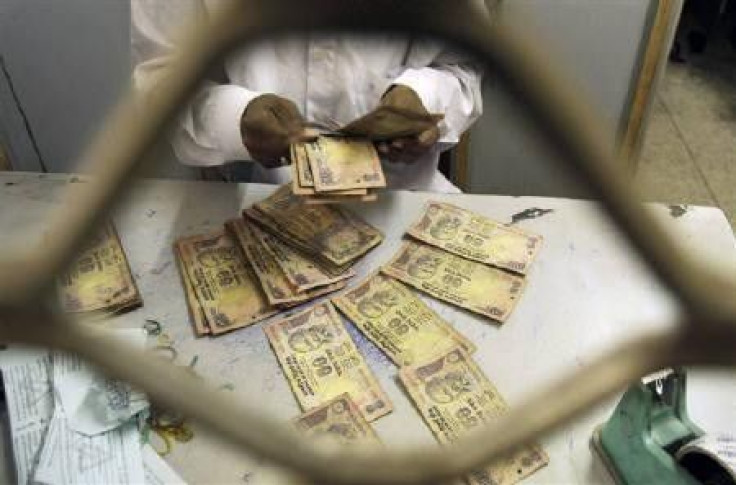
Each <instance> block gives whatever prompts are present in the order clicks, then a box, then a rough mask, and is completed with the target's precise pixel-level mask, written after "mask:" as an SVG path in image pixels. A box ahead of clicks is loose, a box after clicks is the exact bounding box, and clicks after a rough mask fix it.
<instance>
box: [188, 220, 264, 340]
mask: <svg viewBox="0 0 736 485" xmlns="http://www.w3.org/2000/svg"><path fill="white" fill-rule="evenodd" d="M176 245H177V249H178V250H179V254H181V258H182V261H183V262H184V267H185V268H186V271H187V275H188V276H189V281H190V282H191V283H192V286H193V287H194V292H195V294H196V295H197V299H198V300H199V304H200V306H201V308H202V311H203V312H204V315H205V318H206V319H207V325H208V326H209V328H210V330H211V331H212V333H213V334H214V335H217V334H221V333H224V332H229V331H231V330H234V329H236V328H241V327H246V326H248V325H251V324H253V323H255V322H258V321H261V320H263V319H265V318H268V317H270V316H271V315H273V314H275V313H276V309H275V308H274V307H272V306H271V305H269V304H268V300H267V299H266V295H264V294H263V290H261V287H260V285H259V284H258V281H257V279H256V276H255V274H253V271H252V270H251V269H250V267H249V265H248V263H247V262H246V261H245V257H244V256H243V254H242V252H241V250H240V248H239V247H238V245H237V242H236V241H235V240H234V239H233V238H232V236H230V235H229V234H227V233H226V232H225V231H220V232H216V233H213V234H206V235H198V236H191V237H187V238H184V239H180V240H179V241H177V243H176Z"/></svg>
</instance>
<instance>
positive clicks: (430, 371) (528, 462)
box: [399, 348, 549, 485]
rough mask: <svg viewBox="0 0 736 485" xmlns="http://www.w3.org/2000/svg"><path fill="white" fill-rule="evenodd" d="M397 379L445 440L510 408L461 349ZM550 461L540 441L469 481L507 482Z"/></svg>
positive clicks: (479, 484)
mask: <svg viewBox="0 0 736 485" xmlns="http://www.w3.org/2000/svg"><path fill="white" fill-rule="evenodd" d="M399 378H400V379H401V381H402V383H403V384H404V387H405V388H406V390H407V392H408V393H409V395H410V396H411V399H412V400H413V401H414V404H415V405H416V407H417V409H418V410H419V412H420V413H421V415H422V417H423V418H424V420H425V422H426V423H427V426H429V428H430V429H431V430H432V432H433V433H434V435H435V437H436V438H437V440H438V441H439V442H440V443H442V444H443V445H446V444H449V443H452V442H454V441H456V440H457V439H458V438H460V437H462V436H463V435H465V434H466V433H468V432H471V431H473V430H475V429H477V428H479V427H480V426H482V425H484V424H487V423H489V422H491V421H493V420H494V419H497V418H498V417H499V416H500V415H502V414H504V413H505V412H506V410H507V408H508V406H507V405H506V402H505V401H504V399H503V397H502V396H501V395H500V394H499V392H498V390H496V388H495V387H494V386H493V384H492V383H491V382H490V381H489V380H488V378H487V377H486V376H485V374H483V372H482V371H481V370H480V368H479V367H478V365H477V364H476V363H475V362H474V361H473V360H472V358H471V357H470V356H469V355H468V354H467V353H466V352H465V351H463V350H462V349H460V348H456V349H453V350H451V351H450V352H448V353H446V354H444V355H441V356H438V357H435V358H433V359H431V360H429V361H427V362H424V363H421V364H417V365H414V366H408V367H404V368H402V369H400V371H399ZM548 462H549V458H548V457H547V454H546V453H545V452H544V450H542V448H541V447H540V446H539V445H536V444H535V445H531V446H528V447H525V448H523V449H519V450H516V451H515V452H512V453H511V454H509V455H507V456H505V457H503V458H501V459H498V460H496V461H494V462H493V463H491V464H490V465H489V466H487V467H485V468H483V469H480V470H476V471H474V472H472V473H471V474H469V475H468V476H467V477H466V481H467V482H468V483H469V484H470V485H487V484H499V485H509V484H512V483H516V482H518V481H519V480H522V479H523V478H525V477H527V476H529V475H531V474H532V473H534V472H535V471H537V470H539V469H540V468H542V467H543V466H545V465H546V464H547V463H548Z"/></svg>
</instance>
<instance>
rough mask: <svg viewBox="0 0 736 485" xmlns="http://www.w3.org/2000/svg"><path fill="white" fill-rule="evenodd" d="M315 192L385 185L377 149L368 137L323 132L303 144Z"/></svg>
mask: <svg viewBox="0 0 736 485" xmlns="http://www.w3.org/2000/svg"><path fill="white" fill-rule="evenodd" d="M306 152H307V156H308V160H309V167H310V168H311V169H312V176H313V180H314V187H315V189H316V190H317V191H318V192H331V191H335V190H346V189H361V188H362V189H367V188H378V187H385V186H386V177H385V176H384V174H383V169H382V168H381V160H380V159H379V158H378V152H376V148H375V147H374V146H373V143H372V142H371V141H369V140H362V139H358V138H336V137H331V136H324V137H320V138H318V139H317V140H316V141H314V142H309V143H307V144H306Z"/></svg>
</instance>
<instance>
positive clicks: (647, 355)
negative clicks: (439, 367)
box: [0, 0, 736, 484]
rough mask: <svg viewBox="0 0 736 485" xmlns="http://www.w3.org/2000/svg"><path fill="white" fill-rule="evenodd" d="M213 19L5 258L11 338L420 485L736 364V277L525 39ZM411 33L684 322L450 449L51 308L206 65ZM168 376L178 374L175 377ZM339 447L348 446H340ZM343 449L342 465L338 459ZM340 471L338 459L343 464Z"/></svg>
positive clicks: (451, 4) (284, 3)
mask: <svg viewBox="0 0 736 485" xmlns="http://www.w3.org/2000/svg"><path fill="white" fill-rule="evenodd" d="M212 20H213V21H212V23H211V25H210V26H209V27H201V28H199V29H197V30H196V31H192V32H191V33H190V35H189V36H188V37H187V39H186V40H185V41H184V43H183V44H182V52H183V53H184V54H183V55H182V56H181V58H179V59H178V61H177V62H176V64H175V66H173V68H172V70H171V71H170V72H169V76H168V77H167V78H166V80H165V81H164V82H162V84H161V85H159V86H157V87H156V89H157V95H156V96H155V97H151V101H150V102H149V103H148V104H147V106H146V111H145V113H141V112H140V111H139V109H138V108H136V106H135V105H134V103H133V99H132V95H131V96H130V99H129V100H128V101H126V102H125V103H123V104H121V105H120V106H119V107H118V108H117V109H116V110H115V111H114V113H113V114H112V115H111V117H110V118H109V120H108V121H107V123H106V124H105V126H104V129H103V131H102V132H101V133H100V134H99V136H98V137H97V138H96V139H95V141H94V142H93V143H92V144H91V146H89V148H88V149H87V151H86V153H85V155H84V157H83V161H82V164H83V166H82V170H84V171H88V172H91V173H93V174H94V182H91V183H88V184H72V185H70V186H69V188H68V189H67V193H66V194H65V202H64V203H63V204H62V205H61V206H60V208H59V210H58V214H54V215H53V217H52V218H51V220H50V223H49V227H50V228H51V230H50V237H48V238H47V240H48V241H53V242H54V245H53V246H47V247H42V248H37V249H34V250H31V251H28V252H26V253H24V254H12V255H10V254H5V255H4V256H5V258H4V260H3V262H2V263H1V264H0V338H1V339H2V340H3V341H4V342H19V343H27V344H33V345H39V346H46V347H53V348H60V349H63V350H66V351H69V352H75V353H77V354H80V355H81V356H82V357H84V358H86V359H88V360H89V361H91V362H93V363H95V364H97V365H98V366H100V367H101V368H103V369H104V370H105V371H107V372H108V373H110V374H111V375H113V376H115V377H118V378H120V379H123V380H126V381H128V382H130V383H132V384H134V385H136V386H138V387H140V388H142V389H143V390H145V391H146V392H147V393H148V394H149V396H150V398H151V399H152V400H153V401H154V402H156V403H158V404H160V405H162V406H167V407H170V408H175V409H178V410H179V411H181V412H183V413H185V414H186V415H188V416H190V417H191V418H192V419H197V420H199V421H200V422H201V423H203V424H205V425H207V426H209V427H210V428H211V429H212V430H214V431H215V432H217V433H219V434H220V435H222V436H223V437H225V438H227V439H229V440H230V441H232V442H234V443H236V444H239V445H241V446H242V447H243V449H245V450H247V451H249V452H250V453H252V454H255V455H259V456H261V457H263V458H266V459H268V460H272V461H274V462H276V463H278V464H281V465H283V466H285V467H287V468H291V469H293V470H294V471H296V472H298V473H302V474H304V475H307V476H309V477H311V478H312V479H314V480H315V481H317V482H318V483H371V484H379V483H424V482H429V481H436V480H440V479H445V478H449V477H453V476H459V475H463V474H466V473H467V472H468V471H470V470H472V469H475V468H478V467H479V466H480V465H483V464H485V463H487V462H489V461H490V460H491V459H492V458H494V457H497V456H499V455H501V454H503V453H504V452H507V451H509V450H511V449H513V448H516V447H518V446H519V445H521V444H523V443H526V442H529V441H531V440H533V439H535V438H537V437H538V436H540V435H542V434H544V433H546V432H549V431H550V430H552V429H554V428H556V427H559V426H561V425H563V424H565V423H566V422H568V421H569V420H571V419H573V418H574V417H575V416H577V415H579V414H581V413H582V412H584V411H585V410H587V409H590V408H591V407H592V406H594V405H596V404H597V403H599V402H601V401H602V400H604V399H606V398H608V397H610V396H612V395H613V394H614V393H616V392H618V391H619V390H620V389H621V388H623V387H624V386H626V385H627V384H628V383H630V382H631V381H633V380H634V379H636V378H639V377H641V376H642V375H644V374H647V373H649V372H651V371H654V370H656V369H659V368H662V367H666V366H677V365H713V364H716V365H733V364H736V352H734V350H733V349H734V345H735V344H736V298H734V296H735V295H736V279H735V278H734V277H733V275H728V276H724V275H717V274H715V273H712V272H710V271H709V270H707V269H706V268H705V267H704V266H703V265H700V264H698V262H697V261H693V260H691V259H689V258H688V257H687V256H686V255H685V254H684V253H682V252H681V251H680V250H679V249H678V248H677V245H676V243H675V242H674V241H672V240H670V239H669V238H668V237H667V235H666V234H665V233H664V231H663V230H662V228H661V227H660V224H659V223H658V222H657V221H655V220H653V219H652V218H651V217H650V216H649V215H648V214H647V213H646V212H645V211H644V209H643V207H642V206H641V205H640V204H639V203H638V202H637V200H638V198H637V196H636V194H635V193H633V192H632V190H631V188H630V187H628V186H627V185H626V183H625V181H624V179H623V178H622V175H621V174H620V173H619V171H617V170H616V167H617V166H621V164H620V163H619V162H620V161H617V160H615V157H614V156H613V155H611V154H610V153H608V150H607V148H606V143H605V141H604V137H603V136H602V133H601V131H600V130H599V128H598V127H599V126H600V124H599V122H598V120H597V119H596V117H595V116H594V115H593V114H592V113H590V112H588V110H587V107H586V106H585V105H584V104H583V103H581V101H580V100H579V96H578V94H577V93H573V92H571V90H570V89H569V88H568V87H567V86H566V85H564V84H563V83H562V82H560V81H559V78H558V77H557V76H555V75H554V72H553V70H552V68H551V66H550V65H548V63H547V61H546V59H545V58H544V57H543V56H541V55H539V54H538V53H537V52H536V51H535V49H534V48H533V47H532V46H530V45H527V43H526V42H525V41H524V39H522V38H520V37H519V36H518V35H517V34H515V33H514V32H511V31H509V30H507V28H505V27H503V26H502V25H499V24H498V23H493V24H491V23H489V22H488V20H487V19H486V18H484V17H483V16H482V15H478V12H477V10H475V9H474V8H473V6H472V2H471V1H467V2H465V1H462V2H461V1H458V0H453V1H450V0H401V1H391V0H369V1H361V0H353V1H346V0H309V1H308V0H300V1H298V2H293V1H289V0H239V1H233V2H230V3H227V4H223V6H222V9H221V10H220V11H218V12H217V13H216V14H215V15H214V18H213V19H212ZM306 30H321V31H327V30H329V31H350V32H355V31H363V32H403V33H407V32H412V33H414V34H421V35H430V36H435V37H438V38H441V39H444V40H446V41H450V42H453V43H455V44H457V45H458V47H460V48H463V49H465V50H466V51H468V52H470V53H472V54H474V55H475V56H477V57H478V59H480V60H481V61H482V62H484V63H485V65H486V67H487V68H489V69H491V70H493V72H494V73H495V74H496V76H497V78H498V79H499V81H500V82H501V83H502V84H503V85H505V87H506V88H507V89H508V91H509V93H510V94H511V95H512V96H514V97H515V98H516V99H517V101H519V102H520V103H521V105H523V106H524V108H525V109H526V110H527V111H528V112H529V114H530V115H531V116H532V118H533V119H534V120H535V121H536V124H537V127H538V128H539V129H540V130H541V132H542V133H543V134H544V135H545V136H546V138H547V140H548V141H549V143H550V146H551V148H552V149H553V150H554V151H555V152H556V154H557V155H559V156H558V157H557V158H559V159H560V160H564V162H563V165H562V168H566V169H568V170H569V172H570V173H571V174H573V175H574V176H575V177H576V178H577V180H579V181H580V182H581V183H586V184H588V186H590V187H591V188H592V189H593V190H594V191H595V192H596V193H597V194H598V195H599V196H600V200H601V203H602V206H603V207H604V208H605V209H606V210H607V213H608V214H609V215H610V217H611V219H612V220H613V221H614V222H615V223H617V224H618V226H619V227H620V228H621V230H622V232H623V233H624V235H625V236H627V238H628V241H629V242H630V243H631V247H632V249H633V250H636V251H638V253H639V255H640V256H641V258H642V259H643V260H644V261H645V262H646V263H647V264H648V266H649V267H650V268H651V269H652V270H653V271H654V273H655V274H656V275H657V276H658V277H659V279H660V280H661V281H662V282H663V283H664V285H665V286H666V287H668V288H669V290H670V291H671V292H672V293H673V294H674V295H675V296H676V297H677V298H678V299H679V301H680V304H681V306H682V312H681V321H680V322H679V325H677V326H676V327H675V329H674V330H670V331H668V332H666V333H660V334H656V335H651V336H649V337H646V338H641V339H638V340H636V341H632V342H630V343H628V344H627V345H625V346H622V347H620V348H617V349H615V350H613V351H611V352H609V353H607V354H606V355H604V356H602V357H601V358H599V359H598V360H597V361H596V362H594V363H592V364H591V365H589V366H588V367H587V368H585V369H582V370H579V371H577V372H575V373H574V374H571V375H568V376H564V377H563V376H560V380H559V381H558V382H557V383H556V384H554V385H552V386H550V387H549V388H547V389H545V390H542V391H541V392H539V393H538V394H537V395H536V396H534V397H533V398H532V399H530V400H529V401H527V402H525V403H523V404H522V405H520V406H517V407H516V408H515V409H513V410H512V411H511V412H509V413H508V414H507V415H506V416H505V417H503V418H501V419H499V420H498V421H497V422H494V423H493V424H492V425H489V426H488V427H486V428H485V429H483V430H482V431H479V432H477V433H475V434H472V435H470V436H467V437H466V438H464V439H462V440H460V441H458V442H457V443H456V444H455V445H453V446H452V447H448V448H443V449H442V450H440V449H438V448H436V447H432V448H412V449H392V450H391V451H390V452H388V451H386V452H384V451H381V452H373V453H367V452H361V451H360V450H354V451H347V452H346V451H339V452H338V451H335V450H334V449H330V448H326V447H323V446H318V445H316V444H315V443H313V442H308V441H306V440H305V439H304V438H302V437H300V436H298V435H296V434H295V433H294V432H293V431H292V430H290V429H288V428H287V427H286V426H285V425H283V424H282V423H279V422H276V421H274V420H270V419H267V418H265V417H263V416H261V415H260V414H259V413H258V410H257V409H256V408H255V407H254V406H253V405H251V406H249V405H248V403H236V402H234V401H233V400H231V399H228V396H226V395H224V394H223V393H214V392H213V393H211V394H210V395H208V396H207V399H206V402H205V400H203V399H201V397H200V396H201V392H202V388H201V382H200V381H195V380H194V379H192V378H191V376H189V375H187V374H186V373H184V372H182V371H181V370H178V369H176V368H174V367H173V366H170V365H164V364H163V363H162V362H160V361H159V360H154V358H153V357H150V356H146V355H142V354H141V353H140V352H137V351H134V350H132V349H130V348H128V347H126V346H124V345H122V344H120V343H117V342H115V341H112V340H111V339H110V338H109V337H106V336H105V335H104V334H101V333H100V332H98V333H93V331H92V330H90V329H88V328H85V327H83V326H81V325H79V324H77V323H76V322H74V321H71V320H69V319H67V318H66V317H65V316H64V315H61V314H58V313H55V312H53V311H51V310H46V309H45V308H44V307H43V306H42V305H40V304H39V302H42V301H47V300H48V297H49V295H50V294H51V291H52V290H53V288H54V280H55V277H56V275H57V274H59V273H60V272H61V271H63V270H64V269H65V268H66V266H67V265H68V264H69V262H70V261H71V260H72V258H73V257H74V253H75V248H77V247H79V246H80V244H81V243H82V242H83V240H84V239H85V237H86V236H87V235H88V234H89V233H90V232H91V231H92V230H93V229H94V227H95V225H96V224H97V223H98V222H100V221H101V220H103V218H104V217H105V214H106V212H107V210H108V209H109V208H110V206H111V204H112V203H113V202H114V201H115V200H116V199H117V198H118V197H119V196H120V195H121V194H122V193H123V192H124V189H125V188H126V186H127V184H128V182H129V179H130V177H131V176H132V174H133V173H134V168H135V166H136V165H137V164H140V163H141V162H142V161H143V160H144V159H145V158H146V156H147V152H148V150H149V148H150V147H151V146H152V145H153V144H154V142H155V141H156V140H157V139H158V138H159V136H160V135H161V134H162V133H163V132H164V130H165V129H166V128H167V126H168V125H169V123H171V122H172V121H173V120H174V119H175V118H176V116H177V113H178V107H179V106H182V105H183V103H185V102H186V101H187V99H188V98H189V97H190V95H192V93H194V91H195V90H196V88H197V86H198V82H199V79H200V78H202V77H203V76H204V74H205V73H206V72H207V69H208V67H209V66H210V65H211V64H212V63H214V62H218V61H219V60H221V59H222V58H223V57H224V56H225V55H227V53H228V52H230V51H232V49H234V48H235V47H237V46H241V45H242V44H243V43H245V42H249V41H253V40H255V39H257V38H260V37H264V36H268V35H276V34H280V33H284V32H293V31H306ZM161 383H166V385H165V386H163V385H161ZM336 453H339V455H337V454H336ZM338 458H339V462H338V461H336V460H337V459H338ZM336 464H338V466H336Z"/></svg>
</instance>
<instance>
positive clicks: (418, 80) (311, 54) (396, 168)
mask: <svg viewBox="0 0 736 485" xmlns="http://www.w3.org/2000/svg"><path fill="white" fill-rule="evenodd" d="M215 3H216V0H132V5H131V7H132V9H131V11H132V22H131V25H132V28H131V47H132V49H131V50H132V55H133V62H134V64H135V68H134V72H133V80H134V84H135V85H136V87H137V88H139V89H141V90H144V89H146V88H147V87H149V86H151V85H152V84H154V83H155V81H156V79H158V78H159V76H161V74H162V73H163V72H164V71H165V69H166V66H167V64H168V63H169V62H171V60H173V58H174V57H175V54H176V49H175V47H176V43H175V39H176V36H177V33H178V32H179V30H180V26H181V25H185V24H186V23H187V22H188V21H192V20H193V19H196V21H207V18H208V11H210V9H212V8H214V4H215ZM479 8H480V7H479ZM481 14H482V13H481ZM224 71H225V77H226V78H227V82H226V83H224V84H218V83H215V82H211V83H208V84H207V85H206V86H205V87H204V88H203V89H202V90H201V91H200V92H199V94H198V95H197V96H196V97H195V99H194V100H193V101H192V102H191V103H190V104H189V106H188V108H187V109H186V111H185V113H184V114H183V116H182V117H181V119H180V121H179V123H178V125H177V126H176V128H175V129H174V131H173V133H172V135H171V142H172V146H173V148H174V152H175V153H176V155H177V157H178V158H179V160H180V161H181V162H182V163H185V164H187V165H196V166H215V165H221V164H223V163H226V162H228V161H233V160H249V159H250V156H249V154H248V151H247V149H246V148H245V146H244V144H243V140H242V137H241V134H240V118H241V115H242V113H243V110H244V109H245V107H246V106H247V105H248V103H249V102H250V101H251V100H252V99H254V98H255V97H257V96H260V95H261V94H264V93H274V94H277V95H279V96H283V97H285V98H288V99H290V100H292V101H293V102H294V103H296V105H297V107H298V108H299V109H300V111H301V113H302V115H303V116H304V118H305V119H306V120H307V121H310V122H315V123H318V124H319V125H320V126H326V127H328V128H331V129H336V128H338V127H340V126H342V125H345V124H347V123H348V122H350V121H352V120H354V119H356V118H358V117H360V116H362V115H364V114H366V113H368V112H370V111H371V110H373V109H374V108H376V106H377V105H378V102H379V100H380V98H381V96H382V95H383V93H384V92H385V91H386V90H387V89H388V87H389V86H391V85H392V84H401V85H405V86H408V87H410V88H411V89H413V90H414V91H415V92H416V93H417V94H418V95H419V98H420V99H421V101H422V103H423V104H424V107H425V108H426V109H427V110H428V111H429V112H430V113H442V114H444V119H443V120H442V121H441V122H440V124H439V129H440V141H439V143H438V144H437V145H436V146H435V147H434V148H433V149H431V150H430V151H429V152H428V153H427V154H426V155H424V156H423V158H422V159H420V160H418V161H417V162H416V163H415V164H413V165H404V164H398V163H383V167H384V171H385V172H386V178H387V181H388V185H389V186H390V187H392V188H404V189H413V190H430V191H438V192H454V191H457V189H456V188H455V187H454V186H453V185H452V184H451V183H450V182H448V181H447V179H445V178H444V176H442V174H440V173H439V172H438V171H437V163H438V159H439V154H440V152H441V151H442V150H445V149H447V148H450V147H451V146H452V145H453V144H455V143H457V142H458V140H459V138H460V135H461V134H462V133H463V132H464V131H465V130H467V129H468V127H469V126H470V125H471V124H472V122H473V121H474V120H475V119H476V118H477V117H478V116H479V115H480V114H481V110H482V102H481V94H480V77H481V76H480V73H479V71H478V70H477V68H476V67H475V66H473V65H472V64H471V63H469V62H468V61H467V59H465V58H462V57H461V56H458V55H457V54H454V53H452V52H450V51H448V50H447V49H446V48H444V47H443V46H442V45H439V44H438V43H436V42H430V41H428V40H424V39H408V38H406V37H399V36H389V35H386V34H383V35H381V36H373V37H365V36H363V37H358V36H346V35H333V36H327V35H321V36H308V37H306V38H305V37H290V38H279V39H269V40H263V41H261V42H259V43H258V44H257V45H250V46H247V47H246V48H244V49H242V50H240V51H239V52H237V53H236V54H234V55H232V56H230V58H229V59H227V61H226V62H225V66H224ZM256 177H257V178H258V180H259V181H263V182H271V183H284V182H286V181H288V180H289V178H290V176H289V170H288V167H281V168H277V169H272V170H267V169H263V168H261V167H260V165H258V166H257V170H256Z"/></svg>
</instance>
